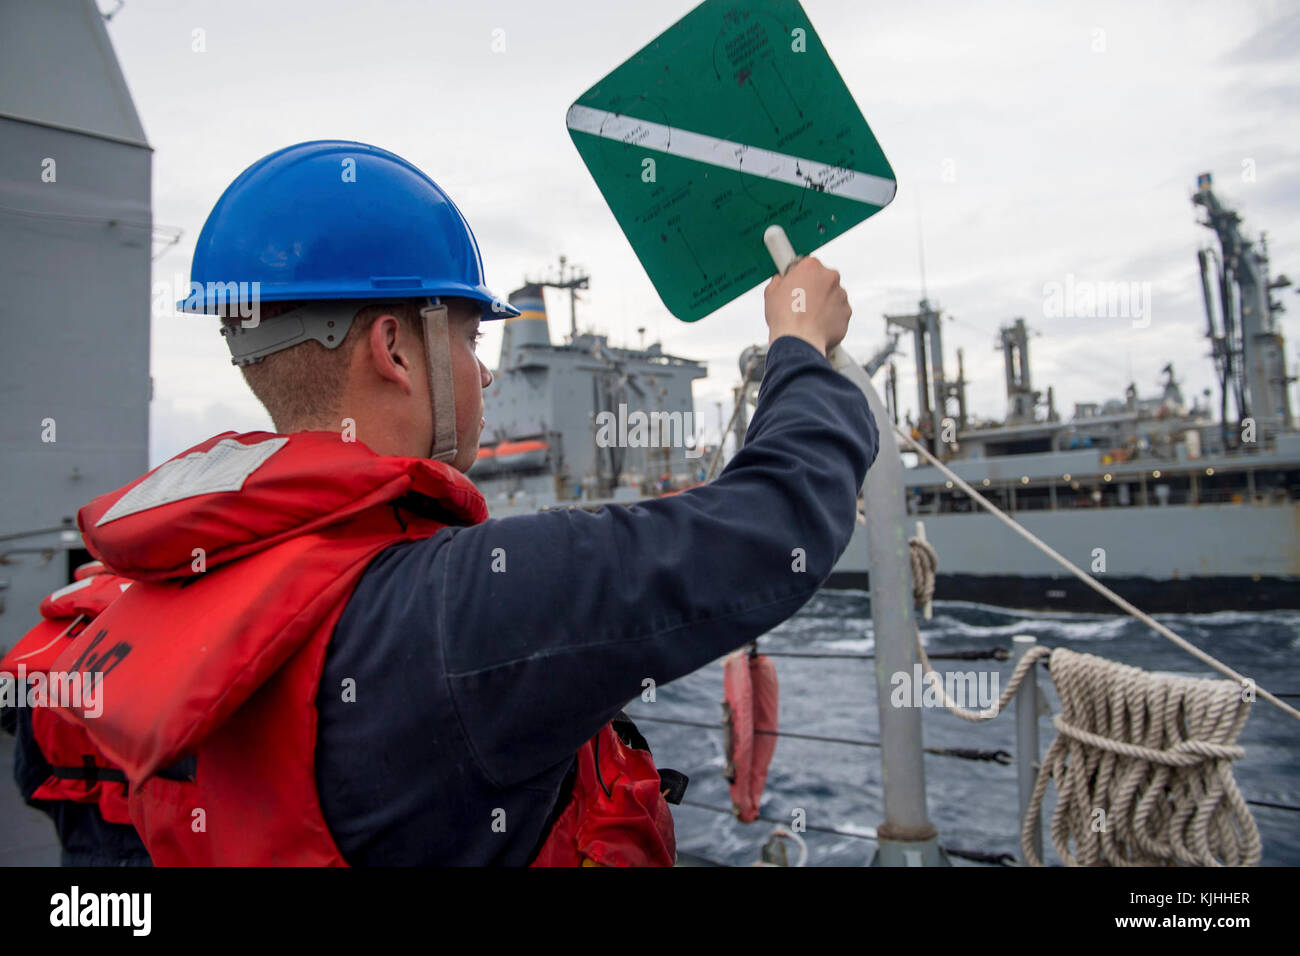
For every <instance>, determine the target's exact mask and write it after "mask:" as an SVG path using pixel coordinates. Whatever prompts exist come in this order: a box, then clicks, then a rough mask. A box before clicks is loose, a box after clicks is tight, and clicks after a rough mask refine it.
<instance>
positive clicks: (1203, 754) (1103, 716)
mask: <svg viewBox="0 0 1300 956" xmlns="http://www.w3.org/2000/svg"><path fill="white" fill-rule="evenodd" d="M1048 668H1049V669H1050V670H1051V673H1052V681H1053V683H1055V684H1056V689H1057V691H1058V693H1059V694H1060V696H1061V704H1062V707H1063V710H1062V712H1061V713H1059V714H1057V715H1056V716H1055V717H1053V718H1052V723H1053V724H1054V725H1055V727H1056V730H1057V736H1056V739H1055V740H1053V741H1052V745H1051V746H1050V747H1049V748H1048V750H1047V756H1046V757H1044V759H1043V765H1042V767H1041V768H1040V770H1039V771H1038V779H1037V780H1036V781H1035V783H1034V793H1033V796H1032V798H1031V799H1030V803H1029V808H1028V810H1027V811H1026V813H1025V819H1024V821H1023V822H1022V827H1021V832H1020V848H1021V852H1022V853H1023V854H1024V859H1025V861H1026V862H1027V863H1028V864H1029V865H1030V866H1042V865H1043V864H1042V861H1041V860H1039V859H1038V857H1037V855H1036V854H1035V853H1034V849H1033V842H1032V840H1031V835H1032V834H1033V833H1034V832H1035V831H1036V830H1037V828H1038V826H1039V818H1040V815H1041V810H1042V804H1043V796H1044V794H1045V793H1046V792H1047V784H1048V782H1049V781H1050V782H1051V783H1053V784H1055V785H1056V788H1057V791H1058V793H1059V796H1058V798H1057V804H1056V811H1055V812H1054V813H1053V814H1052V827H1051V829H1052V845H1053V846H1054V847H1055V848H1056V852H1057V854H1058V855H1059V856H1060V858H1061V859H1062V860H1063V861H1065V863H1066V864H1067V865H1068V866H1160V865H1172V864H1179V863H1181V864H1184V865H1187V866H1225V865H1226V866H1256V865H1258V864H1259V859H1260V853H1261V844H1260V838H1259V830H1258V829H1257V828H1256V826H1255V820H1254V818H1253V817H1252V816H1251V815H1250V810H1249V808H1247V806H1246V801H1245V799H1243V798H1242V796H1241V791H1240V790H1238V789H1237V782H1236V780H1234V779H1233V776H1232V761H1233V760H1236V759H1240V758H1241V757H1242V756H1243V755H1244V754H1245V751H1244V750H1243V749H1242V748H1241V747H1240V746H1238V745H1237V743H1236V741H1237V737H1238V735H1239V734H1240V733H1241V729H1242V727H1243V726H1244V725H1245V723H1246V718H1247V717H1248V716H1249V714H1250V704H1249V702H1248V701H1246V700H1243V695H1242V692H1241V688H1240V687H1238V686H1237V685H1236V684H1235V683H1233V682H1232V681H1224V680H1207V679H1199V678H1191V677H1175V676H1166V675H1157V674H1151V673H1148V672H1146V671H1143V670H1141V669H1139V668H1136V667H1129V666H1128V665H1126V664H1117V663H1115V662H1114V661H1108V660H1105V659H1103V658H1100V657H1094V656H1092V655H1091V654H1079V653H1076V652H1074V651H1069V650H1066V649H1065V648H1059V647H1058V648H1057V649H1056V650H1054V651H1052V656H1051V660H1050V662H1049V664H1048ZM1071 842H1073V844H1074V848H1075V849H1074V852H1073V853H1071V852H1070V844H1071Z"/></svg>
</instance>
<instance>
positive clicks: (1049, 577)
mask: <svg viewBox="0 0 1300 956" xmlns="http://www.w3.org/2000/svg"><path fill="white" fill-rule="evenodd" d="M1015 517H1016V520H1017V521H1018V522H1020V523H1021V524H1022V525H1023V526H1024V527H1026V528H1027V529H1028V530H1029V531H1031V532H1033V533H1034V534H1035V535H1037V536H1038V537H1039V538H1041V539H1042V540H1043V541H1045V542H1046V543H1047V544H1049V545H1050V546H1051V547H1052V548H1054V549H1055V550H1057V551H1058V552H1060V553H1061V554H1062V555H1063V556H1065V557H1066V558H1068V559H1069V560H1070V561H1071V562H1073V563H1074V564H1075V565H1077V566H1078V567H1079V568H1081V569H1082V570H1084V571H1085V572H1088V573H1089V574H1090V575H1091V576H1092V577H1093V578H1095V579H1096V580H1097V581H1098V582H1100V583H1102V584H1105V585H1106V586H1107V587H1109V588H1111V589H1112V590H1114V591H1115V592H1116V593H1118V594H1119V595H1120V596H1121V597H1124V598H1125V599H1126V600H1128V601H1130V602H1132V603H1133V604H1135V605H1136V606H1138V607H1139V608H1142V609H1143V610H1145V611H1150V612H1152V613H1170V612H1174V613H1177V612H1188V613H1195V612H1207V611H1221V610H1274V609H1284V608H1292V609H1294V608H1300V503H1297V502H1286V503H1282V504H1277V505H1233V504H1222V505H1198V506H1167V507H1143V508H1099V509H1079V510H1069V511H1054V512H1037V513H1035V512H1021V513H1018V514H1016V516H1015ZM911 520H916V519H911ZM920 520H922V521H924V523H925V534H926V539H927V540H928V541H929V542H930V543H931V545H933V546H934V548H935V550H936V552H937V553H938V556H939V571H938V576H937V581H936V588H935V596H936V597H937V598H939V599H942V600H960V601H978V602H980V603H984V604H997V605H1001V606H1005V607H1018V608H1026V609H1034V610H1065V611H1118V608H1116V606H1115V605H1114V604H1112V603H1111V602H1110V601H1108V600H1107V599H1105V598H1104V597H1102V596H1101V595H1100V594H1099V593H1098V592H1097V591H1095V590H1093V589H1092V588H1091V587H1089V586H1088V585H1087V584H1085V583H1084V582H1082V581H1080V580H1079V579H1078V578H1076V577H1074V576H1073V575H1071V574H1070V573H1069V572H1068V571H1066V570H1065V569H1064V568H1062V567H1061V566H1060V565H1059V564H1057V563H1056V562H1055V561H1053V560H1052V559H1051V558H1049V557H1048V556H1047V555H1045V554H1043V553H1042V552H1041V551H1039V550H1038V549H1036V548H1034V547H1033V546H1032V545H1031V544H1030V543H1029V542H1028V541H1026V540H1024V539H1023V538H1021V537H1020V536H1019V535H1017V534H1015V533H1014V532H1012V531H1011V530H1010V529H1009V528H1007V527H1006V526H1005V525H1003V524H1002V523H1001V522H999V521H998V520H997V519H995V518H993V517H992V516H990V515H984V514H939V515H926V516H923V517H921V518H920ZM911 530H912V529H911V528H909V531H911ZM912 533H914V532H912ZM867 553H868V537H867V529H866V528H864V527H862V526H859V527H858V530H857V532H856V533H855V534H854V536H853V540H852V541H851V543H850V545H849V548H848V550H846V551H845V553H844V555H843V556H842V557H841V559H840V561H839V563H838V564H837V565H836V567H835V570H834V572H833V573H832V575H831V578H830V580H829V581H828V582H827V584H828V586H829V587H833V588H863V589H866V588H868V587H869V576H868V561H867Z"/></svg>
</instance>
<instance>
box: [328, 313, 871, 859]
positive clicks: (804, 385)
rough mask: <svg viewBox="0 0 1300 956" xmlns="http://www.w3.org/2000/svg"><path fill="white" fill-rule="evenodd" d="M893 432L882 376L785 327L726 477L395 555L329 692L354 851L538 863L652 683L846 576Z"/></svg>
mask: <svg viewBox="0 0 1300 956" xmlns="http://www.w3.org/2000/svg"><path fill="white" fill-rule="evenodd" d="M878 437H879V436H878V432H877V426H876V422H875V420H874V418H873V417H872V415H871V412H870V410H869V409H868V407H867V401H866V398H865V397H864V396H863V394H862V392H861V391H860V390H859V389H858V388H857V387H856V386H855V385H853V384H852V383H851V382H849V381H848V380H847V379H846V378H844V377H843V376H841V375H840V374H839V373H837V372H835V371H834V370H833V369H832V368H831V366H830V363H829V362H828V361H827V359H826V358H825V356H823V355H821V353H819V352H818V351H817V350H816V349H815V348H814V347H813V346H811V345H809V344H808V343H807V342H805V341H803V340H802V339H798V338H795V337H792V336H783V337H781V338H778V339H777V340H776V341H775V342H773V343H772V345H771V347H770V349H769V351H768V355H767V368H766V372H765V374H764V377H763V381H762V384H761V385H760V388H759V397H758V407H757V409H756V411H755V413H754V418H753V421H752V422H751V423H750V426H749V430H748V432H747V434H746V439H745V445H744V447H743V448H742V449H741V450H740V452H739V453H738V454H737V455H736V456H735V457H734V458H733V459H732V460H731V462H730V463H729V464H728V465H727V467H726V469H725V470H724V471H723V472H722V474H721V475H719V477H718V478H717V480H715V481H713V482H712V483H710V484H708V485H705V486H702V487H699V488H694V489H691V490H689V491H686V492H683V493H682V494H679V495H675V496H672V497H669V498H663V499H657V500H652V501H648V502H645V503H642V504H637V505H633V506H630V507H623V506H613V507H607V508H603V509H601V510H600V511H598V512H594V513H593V512H587V511H583V510H580V509H568V510H560V511H549V512H543V513H540V514H536V515H523V516H518V517H511V518H503V519H493V520H488V521H486V522H484V523H482V524H478V525H474V526H472V527H452V528H446V529H443V530H442V531H440V532H439V533H438V534H436V535H434V536H433V537H431V538H427V539H424V540H421V541H417V542H404V543H402V544H399V545H395V546H393V547H391V548H389V549H387V550H386V551H384V552H382V553H381V554H380V555H379V557H377V558H376V559H375V560H374V561H373V562H372V563H371V565H370V567H369V568H367V570H366V572H365V574H364V576H363V577H362V579H361V581H360V583H359V584H358V586H357V589H356V591H355V593H354V594H353V596H352V598H351V600H350V601H349V602H348V605H347V607H346V608H345V609H344V611H343V615H342V617H341V618H340V620H339V623H338V625H337V626H336V628H335V630H334V635H333V638H332V640H331V642H330V645H329V649H328V652H327V658H326V662H325V671H324V674H323V675H322V678H321V685H320V686H321V690H320V693H319V695H318V698H317V706H318V708H319V713H320V721H319V724H318V728H317V735H318V737H317V754H316V780H317V785H318V790H319V793H320V800H321V808H322V810H323V812H324V815H325V821H326V823H327V824H328V825H329V828H330V832H331V833H332V834H333V836H334V839H335V841H336V843H337V844H338V846H339V849H340V850H341V851H342V853H343V856H344V858H345V859H346V860H347V861H348V862H349V863H351V864H353V865H366V864H369V865H420V864H464V865H488V864H505V865H524V864H527V863H528V862H530V861H531V859H532V857H533V856H534V855H535V853H536V851H537V849H538V848H539V846H540V842H541V839H542V837H544V835H545V831H546V828H547V825H548V821H549V818H550V816H551V812H552V809H553V808H554V807H555V805H556V802H557V794H558V792H559V790H560V786H561V783H562V781H563V779H564V777H565V774H566V772H567V771H568V769H569V767H570V765H571V763H572V761H573V756H574V754H575V752H576V751H577V750H578V748H579V747H580V746H581V745H582V744H583V743H585V742H586V741H587V740H589V739H590V738H591V737H593V736H594V735H595V734H596V732H597V731H598V730H599V729H600V728H601V727H602V726H604V724H605V723H607V722H608V721H609V720H610V719H611V718H613V717H614V716H615V715H616V714H617V713H618V712H619V711H620V710H621V709H622V708H623V706H624V705H625V704H626V703H627V702H628V701H630V700H632V699H634V698H637V697H639V696H640V694H641V692H642V688H643V681H644V680H645V679H646V678H650V679H651V680H653V681H654V682H655V684H656V685H663V684H666V683H668V682H669V681H672V680H675V679H676V678H678V677H681V676H683V675H685V674H689V673H691V672H692V671H694V670H697V669H698V668H700V667H702V666H704V665H705V664H708V663H709V662H710V661H713V660H716V659H717V658H719V657H721V656H723V655H725V654H727V653H728V652H730V651H733V650H735V649H736V648H739V647H742V646H743V645H745V644H746V643H748V642H749V641H752V640H754V639H755V638H756V637H759V636H760V635H762V634H763V633H765V632H766V631H768V630H771V629H772V628H773V627H775V626H776V625H778V624H780V623H781V622H782V621H784V620H786V619H787V618H789V617H790V616H791V615H793V614H794V613H795V612H796V611H798V610H799V609H800V608H801V607H803V605H804V604H805V603H807V601H808V600H809V599H810V598H811V597H812V595H813V594H814V592H816V591H817V589H818V588H819V587H821V585H822V584H823V583H824V582H825V581H826V579H827V578H828V577H829V576H830V573H831V569H832V568H833V567H834V565H835V563H836V561H837V560H838V559H839V557H840V555H841V554H843V552H844V550H845V548H847V547H848V544H849V538H850V536H851V535H852V533H853V528H854V524H855V517H856V508H857V494H858V489H859V488H860V487H861V485H862V481H863V478H864V477H865V475H866V472H867V469H868V467H870V465H871V463H872V462H873V461H874V460H875V457H876V450H877V448H878ZM497 549H502V550H501V551H498V550H497ZM795 549H802V553H803V555H804V560H805V561H806V569H805V570H802V571H798V570H794V568H796V567H797V566H798V561H797V560H796V551H795ZM501 557H504V561H505V570H504V571H494V570H493V562H494V560H497V561H498V564H497V566H498V567H499V566H500V562H499V559H500V558H501ZM346 678H352V679H354V680H355V681H356V683H355V687H356V700H355V701H347V702H345V701H343V700H342V695H341V694H340V693H339V690H338V688H339V687H341V686H343V684H342V682H343V680H344V679H346ZM657 756H659V757H664V756H665V755H663V754H657ZM665 762H666V763H668V764H670V765H671V760H670V759H665ZM497 808H500V809H504V810H505V812H506V816H505V822H506V828H505V832H497V830H494V829H493V827H492V822H493V819H494V817H493V813H494V811H495V810H496V809H497Z"/></svg>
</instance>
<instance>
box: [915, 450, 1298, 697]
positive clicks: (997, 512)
mask: <svg viewBox="0 0 1300 956" xmlns="http://www.w3.org/2000/svg"><path fill="white" fill-rule="evenodd" d="M894 431H895V432H896V433H897V434H898V436H899V437H900V438H902V439H903V441H905V442H906V443H907V444H908V445H910V446H911V448H912V449H913V450H914V451H915V452H916V453H917V454H919V455H920V456H921V457H922V458H924V459H925V460H926V461H928V462H929V463H930V464H931V465H933V466H934V467H936V468H938V469H939V470H940V471H941V472H943V474H944V475H946V476H947V477H948V478H949V479H950V480H951V481H952V482H953V484H955V485H956V486H957V487H958V488H960V489H961V490H962V491H964V492H966V494H967V495H969V496H970V497H971V498H973V499H974V500H975V501H976V502H978V503H979V505H980V507H982V508H984V509H985V510H986V511H988V512H989V513H990V514H992V515H993V516H994V517H995V518H997V519H998V520H999V521H1001V522H1002V523H1003V524H1005V525H1006V526H1007V527H1009V528H1010V529H1011V530H1012V531H1014V532H1015V533H1016V534H1018V535H1020V536H1021V537H1022V538H1024V539H1025V540H1027V541H1028V542H1029V543H1030V544H1032V545H1033V546H1034V547H1036V548H1037V549H1038V550H1040V551H1042V552H1043V553H1044V554H1046V555H1047V556H1048V557H1050V558H1052V559H1053V560H1054V561H1056V562H1057V563H1058V564H1060V565H1061V566H1062V567H1063V568H1065V569H1066V570H1067V571H1069V572H1070V573H1071V574H1073V575H1074V576H1075V577H1076V578H1078V579H1079V580H1080V581H1082V582H1083V583H1084V584H1086V585H1088V587H1090V588H1092V589H1093V590H1094V591H1096V592H1098V593H1099V594H1101V595H1102V596H1103V597H1105V598H1106V599H1107V600H1109V601H1111V602H1113V603H1114V604H1117V605H1118V606H1119V607H1121V608H1123V609H1124V610H1125V611H1127V612H1128V613H1129V614H1131V615H1133V617H1135V618H1137V619H1138V620H1139V621H1141V622H1142V623H1143V624H1145V625H1147V627H1149V628H1151V629H1152V630H1154V631H1155V632H1156V633H1157V634H1159V635H1161V636H1162V637H1166V638H1168V639H1169V640H1171V641H1173V642H1174V643H1175V644H1177V645H1178V646H1179V647H1181V648H1182V649H1183V650H1185V651H1186V652H1187V653H1189V654H1191V655H1192V656H1193V657H1195V658H1196V659H1197V660H1199V661H1201V662H1202V663H1204V664H1208V665H1209V666H1210V667H1213V668H1214V669H1215V670H1217V671H1218V672H1219V673H1220V674H1223V675H1224V676H1226V677H1229V678H1231V679H1232V680H1234V681H1236V682H1237V685H1238V693H1239V694H1243V695H1244V693H1245V691H1248V690H1251V689H1253V693H1255V694H1258V695H1259V696H1260V697H1262V698H1264V699H1265V700H1267V701H1268V702H1269V703H1270V704H1274V705H1276V706H1277V707H1279V708H1280V709H1281V710H1283V711H1284V712H1286V713H1288V714H1290V715H1291V716H1292V717H1296V718H1300V710H1296V709H1295V708H1294V707H1292V706H1291V705H1290V704H1288V703H1286V702H1285V701H1282V700H1279V699H1278V698H1277V697H1276V696H1274V695H1273V694H1271V693H1269V692H1268V691H1266V690H1265V689H1264V688H1263V687H1259V686H1258V685H1257V684H1256V683H1255V682H1254V681H1253V680H1250V679H1248V678H1245V677H1242V676H1241V675H1240V674H1238V673H1237V672H1236V671H1234V670H1233V669H1232V668H1231V667H1229V666H1228V665H1227V664H1224V663H1223V662H1222V661H1220V660H1218V659H1216V658H1214V657H1212V656H1211V655H1209V654H1207V653H1206V652H1205V651H1203V650H1201V649H1200V648H1199V647H1197V646H1195V645H1194V644H1192V643H1191V642H1190V641H1187V640H1185V639H1184V638H1181V637H1179V636H1178V635H1177V634H1175V633H1174V632H1173V631H1171V630H1170V629H1169V628H1167V627H1165V626H1164V625H1163V624H1161V623H1160V622H1159V621H1157V620H1156V619H1155V618H1153V617H1151V615H1149V614H1147V613H1146V612H1145V611H1143V610H1141V609H1139V608H1137V607H1134V606H1133V605H1132V604H1130V603H1129V602H1128V601H1126V600H1124V599H1123V598H1122V597H1120V596H1119V595H1118V594H1116V593H1115V592H1114V591H1112V590H1111V589H1110V588H1108V587H1106V585H1104V584H1102V583H1101V582H1100V581H1098V580H1097V579H1096V578H1094V577H1093V576H1092V575H1090V574H1088V573H1087V572H1086V571H1083V570H1082V569H1080V568H1079V567H1077V566H1076V565H1074V564H1073V563H1072V562H1071V561H1070V560H1069V559H1067V558H1066V557H1064V556H1063V555H1061V554H1060V553H1058V552H1057V551H1056V550H1055V549H1054V548H1052V547H1051V546H1050V545H1048V544H1047V543H1046V542H1044V541H1042V540H1040V539H1039V538H1038V537H1036V536H1035V535H1034V534H1033V533H1032V532H1030V531H1029V530H1027V529H1026V528H1024V527H1022V526H1021V525H1020V524H1019V523H1017V522H1016V520H1015V519H1014V518H1011V517H1009V516H1008V515H1006V514H1005V513H1004V512H1003V511H1002V510H1001V509H999V508H998V506H997V505H995V504H993V502H991V501H989V500H988V499H987V498H985V497H984V496H983V495H981V494H980V493H979V492H978V491H976V490H975V489H974V488H972V487H971V486H970V485H968V484H967V483H966V482H965V481H963V480H962V478H961V477H960V476H959V475H958V474H957V473H956V472H954V471H953V470H952V469H951V468H949V467H948V466H947V465H945V464H944V463H943V462H941V461H940V460H939V459H938V458H935V457H934V455H932V454H930V453H929V452H928V451H927V450H926V449H925V448H923V447H922V446H921V445H920V444H918V443H917V442H916V441H914V440H913V439H912V436H911V435H909V434H908V433H907V432H905V431H903V430H902V429H901V428H899V427H898V426H897V425H895V426H894ZM918 641H919V637H918Z"/></svg>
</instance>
